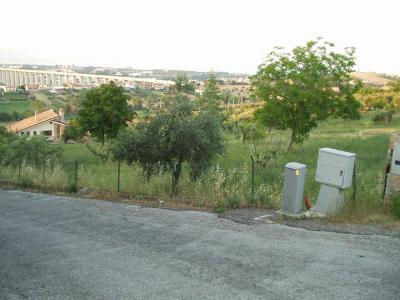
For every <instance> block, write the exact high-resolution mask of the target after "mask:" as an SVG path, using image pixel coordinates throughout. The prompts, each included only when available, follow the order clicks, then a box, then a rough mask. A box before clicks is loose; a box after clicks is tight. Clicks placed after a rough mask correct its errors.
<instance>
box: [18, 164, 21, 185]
mask: <svg viewBox="0 0 400 300" xmlns="http://www.w3.org/2000/svg"><path fill="white" fill-rule="evenodd" d="M18 181H21V159H19V160H18Z"/></svg>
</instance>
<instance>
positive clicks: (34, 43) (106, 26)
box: [0, 0, 400, 74]
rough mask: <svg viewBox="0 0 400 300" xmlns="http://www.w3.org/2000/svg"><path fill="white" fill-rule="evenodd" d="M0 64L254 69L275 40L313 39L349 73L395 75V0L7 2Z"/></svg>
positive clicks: (399, 60) (398, 65)
mask: <svg viewBox="0 0 400 300" xmlns="http://www.w3.org/2000/svg"><path fill="white" fill-rule="evenodd" d="M0 10H1V15H0V28H1V31H0V63H42V64H45V63H48V64H77V65H102V66H127V67H136V68H142V69H146V68H148V69H150V68H160V69H190V70H198V71H210V70H215V71H229V72H246V73H254V72H255V71H256V69H257V66H258V65H259V64H260V63H262V61H263V59H264V57H265V55H266V53H268V52H269V51H270V50H272V48H273V47H274V46H284V47H287V48H289V49H290V48H292V47H293V46H296V45H302V44H304V43H305V42H306V41H307V40H310V39H314V38H316V37H318V36H322V37H324V38H325V39H326V40H328V41H331V42H334V43H335V44H336V45H337V46H338V47H339V48H343V47H345V46H354V47H356V51H357V52H356V54H357V59H358V64H357V67H356V68H357V69H358V70H362V71H376V72H386V73H392V74H400V40H399V36H400V19H399V13H400V1H398V0H393V1H390V0H380V1H377V0H376V1H375V0H374V1H372V0H368V1H367V0H364V1H362V0H359V1H357V0H347V1H345V0H343V1H342V0H334V1H332V0H331V1H323V0H319V1H317V0H315V1H314V0H303V1H301V0H298V1H295V0H292V1H291V0H275V1H267V0H264V1H261V0H260V1H257V0H247V1H244V0H241V1H235V0H230V1H225V0H224V1H222V0H220V1H218V0H213V1H212V0H210V1H209V0H197V1H192V0H181V1H180V0H142V1H134V0H126V1H122V0H112V1H111V0H107V1H100V0H96V1H89V0H78V1H76V0H64V1H59V0H34V1H32V0H26V1H23V0H8V1H2V3H1V6H0Z"/></svg>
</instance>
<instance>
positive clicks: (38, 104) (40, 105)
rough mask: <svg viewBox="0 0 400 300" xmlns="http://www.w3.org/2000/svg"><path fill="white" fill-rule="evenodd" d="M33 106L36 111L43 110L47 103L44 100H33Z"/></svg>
mask: <svg viewBox="0 0 400 300" xmlns="http://www.w3.org/2000/svg"><path fill="white" fill-rule="evenodd" d="M31 108H32V110H33V111H35V112H41V111H44V110H45V109H46V105H45V104H44V103H43V102H42V101H39V100H34V101H31Z"/></svg>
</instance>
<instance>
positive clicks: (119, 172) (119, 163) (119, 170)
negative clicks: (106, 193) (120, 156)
mask: <svg viewBox="0 0 400 300" xmlns="http://www.w3.org/2000/svg"><path fill="white" fill-rule="evenodd" d="M120 174H121V161H120V160H118V185H117V192H118V193H119V185H120V183H119V179H120Z"/></svg>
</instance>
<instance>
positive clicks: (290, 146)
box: [287, 129, 296, 151]
mask: <svg viewBox="0 0 400 300" xmlns="http://www.w3.org/2000/svg"><path fill="white" fill-rule="evenodd" d="M295 138H296V133H295V129H292V134H291V136H290V141H289V145H288V147H287V151H290V150H292V146H293V144H294V140H295Z"/></svg>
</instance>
